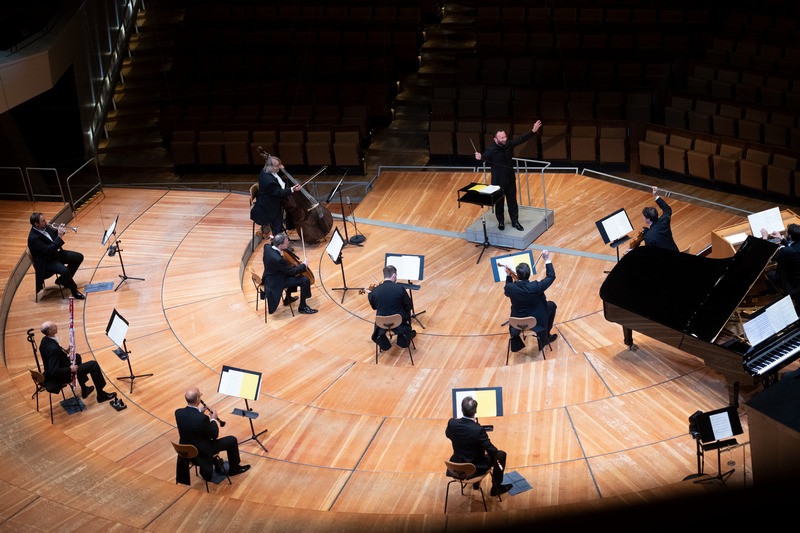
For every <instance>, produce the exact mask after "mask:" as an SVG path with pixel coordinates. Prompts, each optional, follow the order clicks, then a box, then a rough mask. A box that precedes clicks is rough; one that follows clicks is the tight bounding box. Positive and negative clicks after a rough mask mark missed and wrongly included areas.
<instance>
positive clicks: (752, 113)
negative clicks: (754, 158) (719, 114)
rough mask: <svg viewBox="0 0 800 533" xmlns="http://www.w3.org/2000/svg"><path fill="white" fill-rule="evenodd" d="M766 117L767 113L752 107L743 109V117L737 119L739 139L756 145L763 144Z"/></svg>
mask: <svg viewBox="0 0 800 533" xmlns="http://www.w3.org/2000/svg"><path fill="white" fill-rule="evenodd" d="M768 116H769V114H768V112H767V111H765V110H763V109H756V108H754V107H752V106H751V107H747V108H745V110H744V117H743V118H741V119H739V121H738V122H737V126H736V127H737V131H738V132H739V138H740V139H743V140H745V141H753V142H757V143H761V142H764V125H765V124H766V123H767V118H768Z"/></svg>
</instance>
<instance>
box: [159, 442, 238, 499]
mask: <svg viewBox="0 0 800 533" xmlns="http://www.w3.org/2000/svg"><path fill="white" fill-rule="evenodd" d="M172 447H173V448H175V453H177V454H178V456H180V457H182V458H183V459H184V460H186V461H188V462H189V464H190V465H192V466H194V475H195V476H199V475H200V474H199V473H198V470H199V464H198V462H197V455H198V454H199V452H198V451H197V448H196V447H195V446H193V445H191V444H178V443H176V442H173V443H172ZM213 462H214V464H216V463H217V462H219V463H220V464H221V463H222V459H221V458H220V456H219V455H215V456H214V461H213ZM224 474H225V478H226V479H227V480H228V484H229V485H232V484H233V483H232V482H231V478H230V476H229V475H228V473H227V472H225V473H224ZM203 481H205V482H206V492H210V491H209V490H208V480H207V479H205V478H203ZM175 484H176V485H177V484H178V479H177V477H176V478H175Z"/></svg>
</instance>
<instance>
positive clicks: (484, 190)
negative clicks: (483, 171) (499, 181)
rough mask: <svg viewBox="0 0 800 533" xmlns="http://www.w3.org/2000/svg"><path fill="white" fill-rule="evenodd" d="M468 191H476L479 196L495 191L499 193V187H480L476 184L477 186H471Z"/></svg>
mask: <svg viewBox="0 0 800 533" xmlns="http://www.w3.org/2000/svg"><path fill="white" fill-rule="evenodd" d="M469 190H471V191H477V192H479V193H481V194H492V193H493V192H495V191H499V190H500V186H499V185H480V184H477V185H473V186H472V187H470V188H469Z"/></svg>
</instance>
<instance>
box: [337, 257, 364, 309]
mask: <svg viewBox="0 0 800 533" xmlns="http://www.w3.org/2000/svg"><path fill="white" fill-rule="evenodd" d="M339 267H341V269H342V284H343V286H342V287H334V288H333V289H331V290H333V291H342V303H344V297H345V295H346V294H347V291H363V290H364V287H348V286H347V280H346V279H345V277H344V260H342V259H341V258H340V260H339Z"/></svg>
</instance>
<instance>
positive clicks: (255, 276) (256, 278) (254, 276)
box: [250, 270, 264, 290]
mask: <svg viewBox="0 0 800 533" xmlns="http://www.w3.org/2000/svg"><path fill="white" fill-rule="evenodd" d="M250 279H252V280H253V286H254V287H255V288H256V290H258V289H259V288H261V287H262V286H263V284H264V282H263V281H262V280H261V276H259V275H258V274H256V273H255V272H253V271H252V270H251V271H250Z"/></svg>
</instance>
